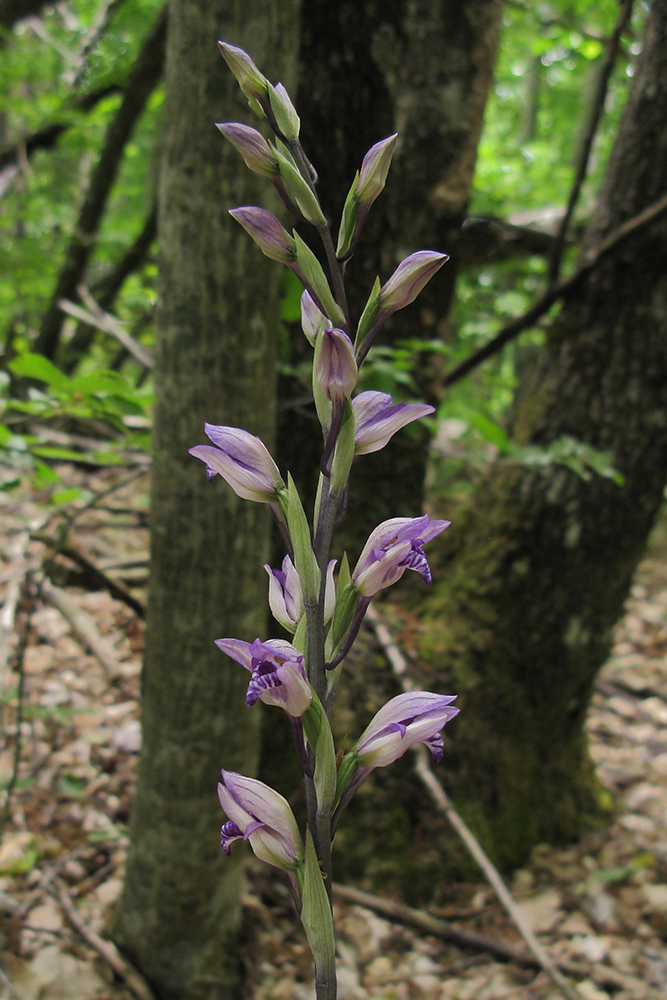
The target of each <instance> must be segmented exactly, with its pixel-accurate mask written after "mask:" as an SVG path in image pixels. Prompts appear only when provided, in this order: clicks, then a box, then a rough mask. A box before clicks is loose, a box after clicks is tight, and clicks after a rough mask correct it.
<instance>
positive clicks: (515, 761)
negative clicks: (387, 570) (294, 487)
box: [422, 0, 667, 866]
mask: <svg viewBox="0 0 667 1000" xmlns="http://www.w3.org/2000/svg"><path fill="white" fill-rule="evenodd" d="M666 102H667V2H665V0H657V2H656V3H654V4H653V5H652V8H651V12H650V14H649V19H648V23H647V28H646V35H645V39H644V48H643V51H642V54H641V56H640V59H639V63H638V67H637V72H636V75H635V77H634V79H633V80H632V85H631V92H630V96H629V100H628V104H627V107H626V109H625V112H624V115H623V118H622V121H621V124H620V128H619V132H618V136H617V139H616V142H615V146H614V149H613V153H612V156H611V159H610V162H609V165H608V169H607V173H606V178H605V181H604V184H603V187H602V190H601V193H600V195H599V200H598V203H597V207H596V210H595V212H594V215H593V218H592V220H591V222H590V225H589V227H588V231H587V235H586V241H585V244H586V245H585V249H590V248H592V247H594V246H595V245H596V244H597V243H598V242H599V241H600V240H601V239H602V238H603V237H604V236H605V235H606V234H608V233H609V232H610V231H612V230H613V229H615V228H616V227H618V226H619V225H620V224H622V223H623V222H624V221H625V220H627V219H628V218H630V217H631V216H633V215H634V214H636V213H638V212H640V211H641V210H643V209H644V208H646V207H647V206H648V205H650V204H651V203H652V202H653V201H655V200H656V199H658V198H660V197H662V196H663V195H664V194H665V192H666V191H667V119H665V113H664V109H665V106H666ZM665 259H667V220H665V218H664V216H663V217H662V219H661V220H660V221H658V222H657V223H654V224H653V225H652V226H651V227H650V229H647V230H645V231H644V232H642V233H641V235H638V236H636V237H635V238H633V239H632V240H631V241H628V242H627V243H626V244H625V245H624V246H622V247H621V248H619V249H618V250H617V251H615V252H614V254H613V256H611V257H610V258H609V259H607V260H606V262H605V263H603V264H601V265H600V266H599V267H598V268H596V270H595V271H594V272H593V273H592V274H591V275H590V276H589V277H588V278H587V279H586V280H585V281H584V282H582V283H581V284H580V285H579V286H578V287H577V289H576V291H575V292H574V293H573V294H572V295H571V296H570V297H569V299H568V300H567V302H566V303H565V305H564V307H563V310H562V312H561V314H560V315H559V317H558V319H557V320H556V321H555V322H554V325H553V327H552V330H551V332H550V335H549V337H548V342H547V344H546V346H545V348H544V350H543V352H542V356H541V359H540V364H539V367H538V370H537V372H536V374H535V375H534V376H533V378H532V381H531V382H530V383H527V384H524V385H523V386H522V387H521V390H520V393H519V401H518V403H517V412H516V416H515V426H514V433H515V437H516V439H517V440H518V441H519V442H520V443H528V442H532V443H534V444H537V445H541V446H548V445H549V444H550V443H551V442H553V441H555V440H557V439H558V438H560V437H561V436H562V435H571V436H572V437H574V438H577V439H579V440H580V441H583V442H586V443H587V444H589V445H592V446H593V447H594V448H596V449H599V450H601V451H604V452H608V453H609V455H610V457H611V461H612V462H613V465H614V466H615V468H616V469H618V470H619V471H620V472H621V473H622V474H623V476H624V477H625V483H624V485H623V486H621V487H619V486H617V485H615V484H614V483H613V482H611V481H610V480H609V479H605V478H600V477H598V476H595V475H594V476H593V477H592V478H591V479H590V481H584V480H582V479H581V478H579V477H578V476H577V475H575V474H574V473H572V472H571V471H569V470H568V469H566V468H564V467H563V466H559V465H551V466H549V467H548V468H545V469H543V470H539V471H535V470H530V469H528V468H524V467H518V466H516V465H512V464H510V463H509V462H502V461H499V462H496V463H495V465H494V466H493V468H492V469H491V471H490V473H489V475H488V476H487V477H486V479H485V481H484V482H483V483H482V485H481V486H480V488H479V489H478V490H477V492H476V493H475V495H474V497H473V500H472V503H471V504H470V507H469V509H468V510H467V512H466V514H465V515H463V516H461V517H458V518H457V519H456V521H455V523H454V524H453V526H452V528H451V529H450V530H449V531H448V532H447V536H445V539H444V541H443V547H444V549H445V560H444V564H441V565H440V566H439V567H438V571H437V573H436V574H435V576H436V579H438V578H439V580H440V582H439V583H436V584H435V585H434V588H433V591H432V592H431V593H430V595H429V596H428V598H427V599H426V600H425V601H424V604H423V610H424V611H425V614H426V628H427V631H426V636H425V638H424V641H423V647H422V652H423V653H424V654H425V656H426V659H427V661H428V662H429V663H430V664H431V667H430V671H429V675H428V677H427V683H428V686H432V687H433V688H434V689H435V690H443V691H452V692H458V694H459V703H460V707H461V714H460V716H459V717H458V718H457V720H456V722H455V723H453V724H452V729H451V733H450V734H449V735H450V736H451V739H452V742H451V746H450V747H449V748H448V750H447V753H446V756H445V767H446V772H445V775H444V777H445V780H446V783H447V786H448V787H449V788H450V789H451V790H452V791H453V793H454V795H455V798H456V800H457V801H458V803H459V805H460V806H461V807H462V808H463V809H464V810H465V812H466V814H467V815H468V817H469V818H470V819H471V820H472V821H473V823H474V825H475V828H476V830H477V832H478V833H480V835H482V837H483V839H484V840H485V842H486V843H487V846H489V847H490V848H491V850H492V852H493V854H494V856H495V858H496V859H497V860H498V861H499V862H500V863H501V864H503V865H504V866H512V865H516V864H517V863H519V862H520V861H521V860H522V859H523V858H524V857H525V855H526V853H527V851H528V850H529V849H530V848H531V847H532V846H533V845H535V844H537V843H539V842H541V841H549V842H552V843H553V842H558V841H564V840H567V839H570V838H573V837H575V836H576V835H577V834H578V833H579V832H580V831H581V829H582V827H583V826H584V825H585V824H586V822H587V819H588V818H589V817H590V815H591V813H592V812H595V810H596V794H595V783H594V777H593V773H592V765H591V762H590V759H589V755H588V750H587V742H586V736H585V732H584V722H585V719H586V714H587V710H588V707H589V703H590V699H591V693H592V690H593V684H594V681H595V676H596V674H597V672H598V671H599V669H600V667H601V666H602V664H603V662H604V660H605V658H606V656H607V654H608V652H609V649H610V643H611V634H612V628H613V626H614V624H615V622H616V621H617V619H618V617H619V615H620V613H621V610H622V607H623V602H624V600H625V598H626V595H627V593H628V589H629V586H630V583H631V580H632V575H633V572H634V570H635V567H636V565H637V562H638V560H639V559H640V558H641V555H642V553H643V551H644V547H645V544H646V540H647V536H648V533H649V531H650V529H651V526H652V524H653V521H654V518H655V516H656V512H657V510H658V508H659V505H660V503H661V501H662V498H663V494H664V487H665V480H666V478H667V274H666V272H665V266H664V262H665ZM447 546H449V548H447ZM434 548H435V546H434Z"/></svg>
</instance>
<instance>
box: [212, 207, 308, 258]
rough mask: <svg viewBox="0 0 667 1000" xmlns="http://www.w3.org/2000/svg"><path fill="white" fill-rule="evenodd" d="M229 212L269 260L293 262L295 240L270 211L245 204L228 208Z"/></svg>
mask: <svg viewBox="0 0 667 1000" xmlns="http://www.w3.org/2000/svg"><path fill="white" fill-rule="evenodd" d="M229 214H230V215H231V216H232V218H233V219H236V221H237V222H238V223H240V225H242V226H243V228H244V229H245V231H246V232H247V233H248V234H249V235H250V236H252V238H253V240H254V241H255V243H256V244H257V246H258V247H259V248H260V250H261V251H262V253H265V254H266V256H267V257H270V258H271V260H277V261H278V263H279V264H287V265H290V264H292V263H293V262H294V260H295V258H296V245H295V242H294V240H293V239H292V237H291V236H290V235H289V233H288V232H286V230H284V229H283V227H282V226H281V225H280V223H279V222H278V220H277V219H276V217H275V215H272V213H271V212H268V211H267V210H266V209H265V208H256V207H255V206H254V205H245V206H243V207H242V208H232V209H230V212H229Z"/></svg>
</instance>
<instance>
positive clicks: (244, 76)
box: [218, 42, 269, 100]
mask: <svg viewBox="0 0 667 1000" xmlns="http://www.w3.org/2000/svg"><path fill="white" fill-rule="evenodd" d="M218 48H219V49H220V52H221V53H222V58H223V59H224V60H225V62H226V63H227V65H228V66H229V68H230V70H231V71H232V73H233V74H234V76H235V77H236V79H237V81H238V84H239V87H240V88H241V90H242V91H243V93H244V94H245V96H246V97H247V98H248V99H249V100H250V99H252V98H255V100H259V99H260V98H265V97H266V96H267V94H268V93H269V81H268V80H267V79H266V77H265V76H264V74H263V73H260V71H259V70H258V69H257V67H256V66H255V64H254V62H253V61H252V59H251V58H250V56H249V55H248V53H247V52H245V51H244V50H243V49H240V48H238V46H236V45H229V44H228V43H227V42H218Z"/></svg>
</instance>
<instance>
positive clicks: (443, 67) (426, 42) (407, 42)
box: [278, 0, 501, 548]
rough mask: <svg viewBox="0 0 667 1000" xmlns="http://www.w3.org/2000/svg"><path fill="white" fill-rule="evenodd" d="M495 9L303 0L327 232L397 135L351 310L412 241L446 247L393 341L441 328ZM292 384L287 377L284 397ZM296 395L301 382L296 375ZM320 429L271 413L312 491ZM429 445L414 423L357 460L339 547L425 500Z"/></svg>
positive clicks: (307, 93)
mask: <svg viewBox="0 0 667 1000" xmlns="http://www.w3.org/2000/svg"><path fill="white" fill-rule="evenodd" d="M500 9H501V4H500V0H467V2H466V3H465V4H461V3H460V2H458V0H441V2H438V3H433V2H430V0H384V2H380V0H339V2H337V3H336V4H332V3H331V2H329V0H304V2H303V4H302V35H301V38H302V40H301V55H300V75H299V81H300V89H299V95H298V108H299V113H300V114H301V118H302V140H303V143H304V147H305V148H306V151H307V153H308V155H309V156H310V157H311V159H312V161H313V163H314V164H315V166H316V167H317V169H318V171H319V176H320V180H319V188H320V198H321V201H322V204H323V206H324V208H325V211H329V212H330V213H331V215H332V217H331V220H330V221H331V223H332V226H333V228H334V231H335V232H336V231H337V227H338V223H339V213H340V211H341V209H342V206H343V203H344V201H345V197H346V195H347V192H348V190H349V188H350V185H351V183H352V181H353V179H354V175H355V171H356V170H358V169H359V167H360V166H361V162H362V159H363V157H364V154H365V153H366V151H367V150H368V149H369V148H370V147H371V146H372V145H373V143H375V142H378V141H379V140H380V139H383V138H385V137H386V136H388V135H390V134H391V133H392V132H398V133H399V141H398V145H397V148H396V152H395V155H394V161H393V164H392V168H391V171H390V174H389V179H388V182H387V187H386V189H385V191H384V193H383V194H382V196H381V197H380V198H379V199H378V201H377V202H376V203H375V205H374V206H373V208H372V210H371V213H370V216H369V218H368V221H367V223H366V227H365V230H364V234H363V236H362V240H361V243H360V246H359V249H358V251H357V253H356V255H355V256H354V257H353V258H352V260H351V262H350V264H349V267H348V289H349V292H350V303H351V309H352V314H353V316H356V317H357V318H358V317H359V315H360V313H361V310H362V309H363V306H364V303H365V301H366V299H367V297H368V295H369V293H370V290H371V287H372V284H373V281H374V279H375V276H376V275H380V277H381V280H382V281H386V280H387V278H388V277H389V276H390V274H391V273H392V271H393V270H394V268H395V267H396V266H397V265H398V264H399V263H400V261H401V260H402V259H403V258H404V257H405V256H407V255H408V254H409V253H412V252H413V251H414V250H422V249H432V250H441V251H445V252H447V253H449V254H451V255H452V260H451V261H450V262H449V263H448V264H447V265H446V266H445V267H444V268H443V269H442V270H441V271H440V272H439V273H438V275H437V277H436V278H435V279H434V280H433V281H432V282H431V284H430V285H429V286H428V287H427V289H426V290H425V291H424V292H423V293H422V295H421V296H420V298H419V301H418V303H417V304H416V305H414V306H412V307H411V308H410V309H407V310H405V311H404V312H402V313H398V314H397V315H396V316H395V317H394V318H393V320H392V321H391V322H390V324H388V326H387V328H386V339H387V340H388V341H389V342H393V341H395V340H396V339H401V338H420V339H430V338H432V337H442V338H444V339H447V336H448V314H449V306H450V302H451V297H452V294H453V289H454V276H455V272H456V244H457V239H458V233H459V230H460V227H461V224H462V222H463V220H464V218H465V213H466V208H467V204H468V199H469V196H470V188H471V183H472V175H473V169H474V164H475V159H476V155H477V143H478V140H479V135H480V132H481V127H482V117H483V113H484V106H485V103H486V97H487V94H488V90H489V87H490V85H491V81H492V76H493V66H494V61H495V55H496V50H497V44H498V36H499V29H500ZM298 337H301V334H298V335H297V345H298ZM301 339H303V338H302V337H301ZM297 350H298V346H297ZM431 357H432V356H431ZM436 357H437V358H440V356H439V355H436ZM428 358H429V355H427V354H425V355H424V357H423V358H419V359H418V362H417V365H416V369H415V378H416V381H417V388H416V395H417V397H418V398H419V397H421V398H427V399H428V401H429V402H436V403H437V401H438V398H439V395H440V386H439V384H438V373H439V370H440V365H439V363H438V364H435V365H433V364H432V362H430V361H429V360H428ZM289 391H290V389H289V388H288V387H287V386H286V387H285V391H284V392H282V393H281V397H282V398H283V399H284V398H285V397H286V396H288V394H289ZM296 394H297V395H298V396H301V395H303V390H302V389H300V388H298V387H297V388H296ZM318 429H319V428H318V425H317V423H316V422H315V421H314V420H311V419H309V414H308V413H306V414H305V415H304V414H303V411H301V410H299V409H296V410H294V409H286V410H284V411H283V412H282V414H281V417H280V419H279V426H278V449H279V452H280V453H281V455H282V456H283V459H284V462H285V464H286V465H287V466H289V467H290V468H291V469H292V471H293V474H294V475H295V477H296V478H297V482H303V483H304V485H306V484H307V485H308V486H309V488H310V489H311V491H312V490H314V488H315V482H316V479H315V476H314V474H313V471H312V470H313V469H314V468H316V465H317V462H318V461H319V452H320V451H321V442H320V441H319V440H318ZM427 447H428V435H426V434H425V433H424V432H423V428H422V429H421V433H420V428H419V427H416V426H413V427H412V428H410V429H409V430H407V431H402V432H401V433H400V434H399V435H398V437H397V438H395V439H394V441H393V442H392V447H391V450H385V451H382V452H379V453H377V454H374V455H370V456H368V458H366V459H365V460H364V462H363V463H361V462H360V463H358V464H357V466H356V467H355V469H354V471H353V477H352V490H351V500H350V505H349V511H348V518H347V521H346V524H345V526H344V527H343V529H342V531H341V535H340V538H339V547H343V546H348V545H349V546H351V547H352V548H356V547H357V546H359V545H360V544H363V542H364V541H365V539H366V537H367V535H368V533H369V531H370V530H371V528H372V527H374V526H375V525H376V524H377V523H379V522H380V521H382V520H384V519H386V518H389V517H394V516H396V515H399V514H400V515H405V516H407V515H411V514H418V513H420V512H421V507H422V502H423V483H424V472H425V465H426V454H427Z"/></svg>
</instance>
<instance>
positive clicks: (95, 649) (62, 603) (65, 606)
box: [42, 582, 123, 681]
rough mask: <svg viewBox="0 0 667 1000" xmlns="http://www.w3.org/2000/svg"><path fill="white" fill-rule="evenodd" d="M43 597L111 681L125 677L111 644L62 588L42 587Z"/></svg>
mask: <svg viewBox="0 0 667 1000" xmlns="http://www.w3.org/2000/svg"><path fill="white" fill-rule="evenodd" d="M42 595H43V597H44V600H46V601H48V602H49V604H51V605H52V606H53V607H54V608H57V609H58V611H59V612H60V613H61V615H62V616H63V618H64V619H65V620H66V621H67V622H68V623H69V625H70V627H71V628H72V631H73V632H74V633H75V634H76V635H77V636H78V638H79V639H80V640H81V641H82V643H83V644H84V646H85V647H86V648H87V649H89V650H90V652H91V653H92V654H93V656H94V657H95V659H96V660H97V662H98V663H99V664H100V666H101V667H102V669H103V670H104V673H105V675H106V677H107V680H109V681H115V680H117V679H118V678H119V677H122V676H123V668H122V665H121V663H120V661H119V660H118V659H117V657H116V656H115V654H114V652H113V650H112V648H111V645H110V643H109V642H108V641H107V640H106V639H104V638H103V636H101V635H100V633H99V632H98V631H97V627H96V625H95V623H94V621H93V619H92V618H91V616H90V615H89V614H87V613H86V612H85V611H84V610H83V608H80V607H79V606H78V604H76V603H75V601H73V600H72V598H71V597H69V595H68V594H66V593H65V591H64V590H62V589H61V588H60V587H55V586H54V585H53V584H52V583H46V582H44V584H43V585H42Z"/></svg>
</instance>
